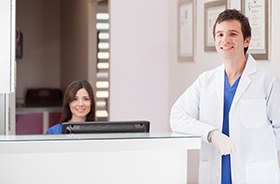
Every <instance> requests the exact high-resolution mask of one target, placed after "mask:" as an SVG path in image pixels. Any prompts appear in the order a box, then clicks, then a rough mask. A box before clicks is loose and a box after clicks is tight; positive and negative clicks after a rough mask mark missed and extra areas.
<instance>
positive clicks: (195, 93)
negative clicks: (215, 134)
mask: <svg viewBox="0 0 280 184" xmlns="http://www.w3.org/2000/svg"><path fill="white" fill-rule="evenodd" d="M200 90H201V79H200V78H198V79H197V80H196V81H195V82H194V83H193V84H192V85H191V86H190V87H189V88H188V89H187V90H186V91H185V92H184V93H183V94H182V95H181V96H180V97H179V98H178V100H177V101H176V102H175V104H174V105H173V107H172V109H171V113H170V126H171V129H172V131H174V132H183V133H188V134H194V135H199V136H201V138H202V140H204V141H206V142H208V140H207V136H208V133H209V132H210V131H211V130H214V129H216V127H213V126H211V125H209V124H207V123H204V122H201V121H199V103H200Z"/></svg>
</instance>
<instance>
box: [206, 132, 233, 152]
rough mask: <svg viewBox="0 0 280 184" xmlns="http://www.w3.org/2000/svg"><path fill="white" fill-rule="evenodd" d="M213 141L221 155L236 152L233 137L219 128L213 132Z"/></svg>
mask: <svg viewBox="0 0 280 184" xmlns="http://www.w3.org/2000/svg"><path fill="white" fill-rule="evenodd" d="M211 142H212V143H213V144H214V146H215V147H216V149H217V151H218V152H219V154H220V155H228V154H231V153H233V152H235V144H234V143H233V141H232V139H231V138H230V137H228V136H227V135H225V134H223V133H221V132H220V131H218V130H215V131H214V132H213V134H212V137H211Z"/></svg>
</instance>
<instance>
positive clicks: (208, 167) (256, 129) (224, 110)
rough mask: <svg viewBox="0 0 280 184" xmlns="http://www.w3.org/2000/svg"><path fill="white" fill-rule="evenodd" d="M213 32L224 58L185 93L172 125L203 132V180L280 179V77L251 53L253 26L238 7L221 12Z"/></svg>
mask: <svg viewBox="0 0 280 184" xmlns="http://www.w3.org/2000/svg"><path fill="white" fill-rule="evenodd" d="M213 35H214V39H215V46H216V50H217V52H218V54H219V55H220V56H221V58H222V60H223V64H222V65H221V66H219V67H217V68H215V69H213V70H211V71H207V72H204V73H203V74H201V75H200V76H199V77H198V79H197V80H196V81H195V82H194V83H193V84H192V85H191V86H190V87H189V88H188V89H187V90H186V91H185V92H184V93H183V94H182V95H181V96H180V97H179V99H178V100H177V101H176V102H175V104H174V105H173V107H172V109H171V115H170V124H171V128H172V130H173V131H176V132H184V133H189V134H196V135H200V136H201V138H202V140H203V141H202V146H201V151H200V168H199V172H200V177H199V182H200V183H203V184H207V183H223V184H231V183H254V184H255V183H270V184H272V183H280V179H279V167H278V160H277V150H278V149H279V148H280V144H279V141H280V113H279V111H278V108H279V106H280V81H279V79H278V78H277V77H276V76H275V75H273V74H272V73H271V72H269V71H267V70H266V69H264V68H262V67H261V66H259V65H258V64H257V63H256V61H255V60H254V58H253V57H252V56H251V55H250V54H246V53H247V50H248V47H249V44H250V40H251V27H250V24H249V21H248V18H247V17H245V16H244V15H243V14H241V13H240V12H239V11H238V10H235V9H227V10H225V11H223V12H222V13H220V14H219V16H218V18H217V20H216V22H215V24H214V27H213Z"/></svg>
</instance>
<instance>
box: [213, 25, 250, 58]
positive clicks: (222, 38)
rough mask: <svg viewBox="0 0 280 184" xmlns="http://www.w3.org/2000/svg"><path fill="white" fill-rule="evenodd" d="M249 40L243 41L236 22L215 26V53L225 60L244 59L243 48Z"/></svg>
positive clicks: (239, 26)
mask: <svg viewBox="0 0 280 184" xmlns="http://www.w3.org/2000/svg"><path fill="white" fill-rule="evenodd" d="M249 43H250V38H246V39H245V40H244V38H243V33H242V30H241V24H240V23H239V22H238V21H236V20H230V21H223V22H221V23H219V24H217V25H216V29H215V46H216V50H217V52H218V53H219V54H220V55H221V56H222V57H223V58H224V59H226V60H234V59H235V58H240V57H244V48H245V47H248V46H249Z"/></svg>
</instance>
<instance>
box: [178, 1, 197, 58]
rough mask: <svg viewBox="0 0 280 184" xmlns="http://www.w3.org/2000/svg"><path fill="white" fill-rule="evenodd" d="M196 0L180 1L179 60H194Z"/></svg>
mask: <svg viewBox="0 0 280 184" xmlns="http://www.w3.org/2000/svg"><path fill="white" fill-rule="evenodd" d="M194 6H195V5H194V0H179V1H178V23H177V24H178V26H177V30H178V34H177V35H178V41H177V43H178V49H177V52H178V54H177V55H178V61H193V60H194V48H195V10H194V9H195V8H194Z"/></svg>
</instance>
